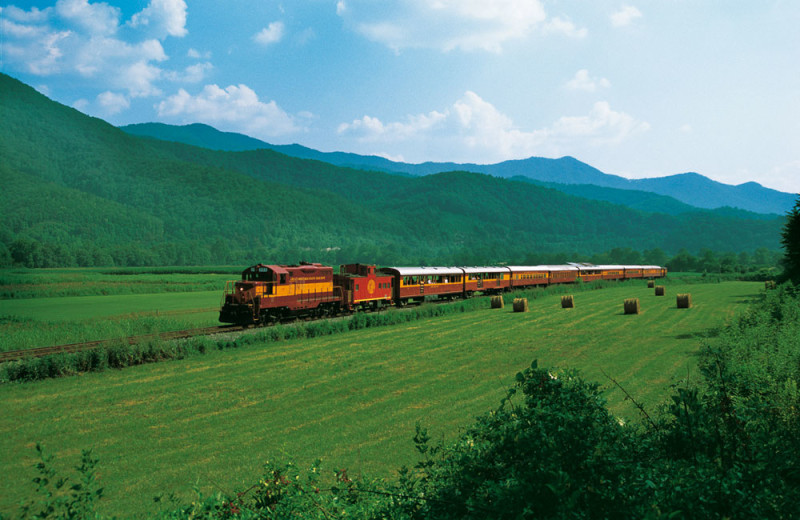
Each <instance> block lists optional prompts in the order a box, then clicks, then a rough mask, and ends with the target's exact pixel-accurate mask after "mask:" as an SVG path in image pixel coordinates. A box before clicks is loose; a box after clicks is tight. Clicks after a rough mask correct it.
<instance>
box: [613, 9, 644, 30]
mask: <svg viewBox="0 0 800 520" xmlns="http://www.w3.org/2000/svg"><path fill="white" fill-rule="evenodd" d="M641 16H642V12H641V11H639V10H638V9H637V8H636V7H634V6H632V5H624V6H622V8H621V9H620V10H619V11H617V12H616V13H614V14H612V15H611V25H613V26H614V27H625V26H626V25H630V24H631V23H632V22H633V21H634V20H635V19H637V18H641Z"/></svg>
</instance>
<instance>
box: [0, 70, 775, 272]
mask: <svg viewBox="0 0 800 520" xmlns="http://www.w3.org/2000/svg"><path fill="white" fill-rule="evenodd" d="M0 115H1V116H2V117H0V182H1V183H2V187H3V192H2V197H0V265H11V264H12V263H13V264H17V265H25V266H28V267H56V266H72V265H78V266H92V265H100V266H102V265H209V264H210V265H221V264H235V265H252V264H253V263H257V262H268V263H283V262H297V261H298V260H301V259H306V260H314V261H320V262H324V263H327V264H329V265H337V264H339V263H345V262H356V261H357V262H375V263H378V264H382V265H389V264H395V265H397V264H401V265H402V264H407V265H420V264H428V265H433V264H445V265H447V264H449V265H453V264H460V265H470V264H471V265H481V264H487V263H497V262H509V263H526V264H527V263H546V262H549V261H556V260H557V261H564V260H566V259H567V258H569V259H574V260H581V259H587V258H588V257H590V256H591V255H593V254H599V253H604V252H607V251H611V250H614V249H617V250H625V249H627V250H632V251H634V252H635V251H638V252H642V253H643V256H642V257H637V256H636V255H633V256H628V257H626V258H639V259H642V258H653V259H657V258H661V260H653V261H655V262H660V261H663V259H664V255H665V253H666V254H676V253H677V252H678V251H679V250H680V249H682V248H686V249H687V250H689V251H692V252H697V251H700V250H702V249H708V250H712V251H719V252H733V253H739V252H752V251H755V250H757V249H761V248H766V249H768V250H773V251H774V250H777V249H779V247H780V230H781V227H782V226H783V223H784V222H785V218H784V217H783V216H780V215H772V216H770V215H761V214H757V213H752V212H747V211H743V210H731V209H729V208H728V209H714V210H702V209H697V208H692V207H690V206H687V205H686V204H683V203H680V202H677V201H675V200H674V199H670V198H669V197H665V196H661V195H654V194H652V193H644V192H631V191H625V190H619V189H614V188H598V187H595V186H588V185H586V184H583V185H579V184H573V185H559V186H560V188H559V190H562V191H559V190H555V189H552V188H550V187H547V186H544V185H537V184H534V183H533V181H531V180H530V179H529V178H527V177H526V178H525V182H520V181H517V180H513V179H504V178H498V177H495V176H492V175H486V174H482V173H474V172H469V171H448V172H443V173H436V174H432V173H428V174H427V175H421V176H420V175H414V174H410V173H408V172H401V173H399V174H398V173H386V172H383V171H377V170H376V169H375V168H369V169H368V170H369V171H367V170H365V169H364V168H367V167H366V166H361V167H359V168H352V167H342V166H336V165H333V164H331V163H329V162H323V161H320V160H311V159H304V158H298V157H293V156H290V155H287V154H285V153H283V152H286V151H287V150H290V149H293V148H294V149H298V150H302V148H301V147H279V148H276V150H280V151H276V150H272V149H265V148H266V147H265V146H264V145H263V144H262V143H260V142H255V141H253V140H247V139H246V138H244V137H243V136H235V135H230V134H221V133H218V132H216V131H215V130H213V129H211V128H210V127H203V126H191V127H181V128H175V127H165V126H160V125H156V126H155V128H161V129H169V130H171V131H173V130H174V131H178V132H183V131H185V130H186V129H187V128H188V129H189V130H197V129H199V130H201V132H204V133H205V135H207V136H209V142H214V141H216V143H217V144H216V145H215V146H213V147H215V148H219V147H220V144H221V143H220V142H219V140H220V136H227V137H231V138H233V139H236V140H238V141H239V142H245V141H247V142H249V143H250V145H249V146H250V148H253V147H255V148H257V149H247V150H244V151H224V150H213V149H210V148H209V147H208V146H210V145H209V142H205V141H203V142H195V143H194V144H184V143H181V142H174V138H173V141H165V140H162V139H154V138H151V137H141V136H136V135H131V133H126V132H123V131H122V130H120V129H119V128H116V127H114V126H113V125H110V124H108V123H107V122H105V121H103V120H101V119H97V118H93V117H89V116H86V115H85V114H83V113H81V112H79V111H77V110H75V109H73V108H70V107H67V106H64V105H61V104H59V103H56V102H54V101H52V100H50V99H48V98H47V97H45V96H44V95H42V94H40V93H39V92H37V91H36V90H34V89H33V88H31V87H30V86H28V85H25V84H24V83H21V82H19V81H18V80H16V79H14V78H12V77H10V76H7V75H5V74H0ZM138 128H140V129H141V128H146V127H138ZM129 130H130V128H129ZM199 145H203V146H199ZM226 147H227V146H226ZM306 150H307V149H306ZM308 153H314V152H313V151H308ZM315 153H317V154H318V153H319V152H315ZM334 155H336V154H334ZM325 157H331V156H329V155H325ZM346 158H348V159H350V160H352V161H356V160H360V159H359V156H349V155H348V156H346ZM366 159H370V158H366ZM372 159H374V160H378V161H384V160H383V159H377V158H372ZM531 161H538V162H539V163H541V164H543V165H550V166H553V167H555V166H557V165H567V166H569V167H570V168H572V169H576V170H579V171H584V172H591V171H593V169H591V168H590V167H588V166H586V165H583V164H582V163H579V162H578V161H575V160H574V159H559V160H547V159H537V160H531ZM523 162H524V161H523ZM382 164H384V165H385V164H386V163H382ZM511 164H513V163H503V164H502V165H497V166H505V167H507V168H508V167H509V166H510V165H511ZM426 166H427V167H432V166H433V165H426ZM440 167H443V166H441V165H440ZM540 170H545V168H544V167H542V168H538V169H537V171H540ZM561 171H562V172H563V171H564V168H561ZM515 172H518V170H514V169H508V173H507V175H511V174H512V173H515ZM536 182H541V181H536ZM548 186H549V185H548ZM565 186H566V187H565ZM566 190H573V191H575V194H568V193H564V192H563V191H566ZM581 190H586V191H590V192H591V197H594V198H598V197H605V198H607V199H613V198H622V199H625V201H624V203H622V202H614V203H611V202H606V201H602V200H590V198H588V197H587V196H583V195H582V194H581V193H580V192H581ZM578 195H581V196H578ZM631 198H632V199H638V200H639V202H640V203H641V202H643V201H647V202H646V203H645V204H646V206H647V207H646V208H642V209H639V210H637V209H631V208H630V207H626V206H631V205H633V202H636V201H635V200H634V201H633V202H632V201H631V200H629V199H631ZM648 198H649V199H648ZM654 198H655V199H654ZM658 204H662V205H664V206H665V207H666V206H669V207H670V208H671V211H661V210H659V211H654V210H655V209H656V206H657V205H658ZM637 255H638V253H637ZM618 256H619V255H618ZM620 258H621V257H620ZM631 263H633V262H631Z"/></svg>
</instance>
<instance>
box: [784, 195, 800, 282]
mask: <svg viewBox="0 0 800 520" xmlns="http://www.w3.org/2000/svg"><path fill="white" fill-rule="evenodd" d="M781 244H783V248H784V249H785V250H786V256H784V259H783V262H784V267H785V269H786V272H785V275H786V277H787V278H788V279H790V280H792V281H793V282H794V283H798V282H800V197H798V198H797V202H795V204H794V208H792V210H791V211H790V212H789V213H787V214H786V224H785V225H784V226H783V232H782V233H781Z"/></svg>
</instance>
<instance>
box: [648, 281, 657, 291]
mask: <svg viewBox="0 0 800 520" xmlns="http://www.w3.org/2000/svg"><path fill="white" fill-rule="evenodd" d="M655 286H656V282H655V280H647V288H648V289H652V288H653V287H655Z"/></svg>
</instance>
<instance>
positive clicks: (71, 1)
mask: <svg viewBox="0 0 800 520" xmlns="http://www.w3.org/2000/svg"><path fill="white" fill-rule="evenodd" d="M55 10H56V14H57V15H58V16H59V17H60V18H61V19H62V20H64V21H66V22H68V23H69V24H72V25H74V26H75V27H76V28H77V29H79V30H81V31H82V32H83V31H85V32H86V33H88V34H89V35H91V36H109V35H112V34H114V33H116V32H117V29H118V28H119V17H120V11H119V9H118V8H116V7H112V6H110V5H108V4H106V3H95V4H90V3H89V2H88V0H58V2H56V9H55Z"/></svg>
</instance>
